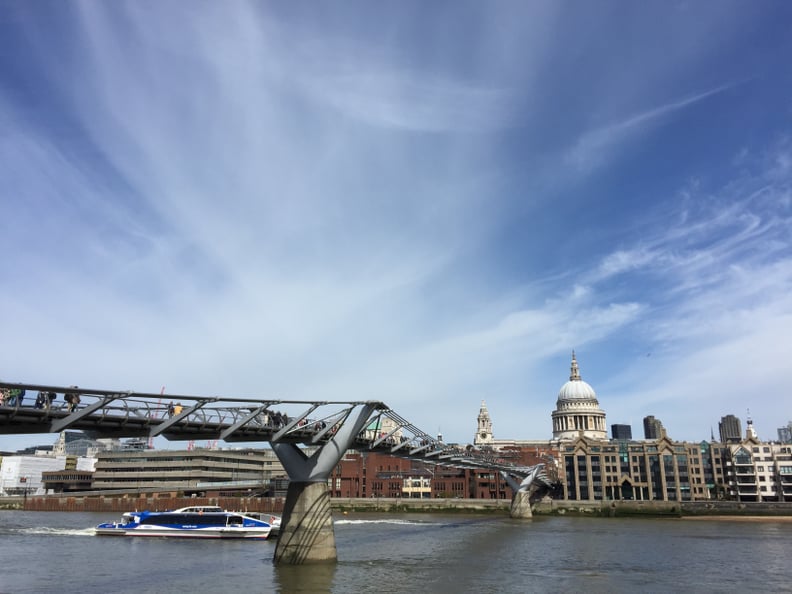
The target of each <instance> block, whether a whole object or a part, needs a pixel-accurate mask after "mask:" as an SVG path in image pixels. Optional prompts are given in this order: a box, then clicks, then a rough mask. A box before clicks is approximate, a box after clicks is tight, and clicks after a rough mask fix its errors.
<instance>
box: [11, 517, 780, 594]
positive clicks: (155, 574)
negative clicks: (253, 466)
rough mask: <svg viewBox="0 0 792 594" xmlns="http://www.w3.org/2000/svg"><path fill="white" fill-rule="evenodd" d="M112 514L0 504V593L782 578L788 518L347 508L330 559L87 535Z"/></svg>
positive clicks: (718, 582) (659, 588) (723, 582)
mask: <svg viewBox="0 0 792 594" xmlns="http://www.w3.org/2000/svg"><path fill="white" fill-rule="evenodd" d="M115 519H117V518H116V517H115V515H114V514H112V513H111V514H107V513H103V514H98V513H77V512H75V513H63V512H23V511H0V593H3V594H6V593H7V594H17V593H47V592H58V593H68V592H80V593H84V594H90V593H101V594H105V593H113V592H119V593H127V592H128V593H135V594H141V593H149V592H150V593H170V592H174V593H176V592H189V593H191V594H197V593H201V592H219V593H223V592H279V593H284V594H286V593H291V592H305V593H315V592H354V593H356V594H358V593H366V592H371V593H388V592H420V593H422V594H428V593H434V592H438V593H440V592H442V593H453V594H457V593H461V592H465V593H467V592H470V593H476V594H479V593H485V592H519V593H523V592H586V593H588V592H682V591H688V592H744V591H752V592H792V522H782V521H767V520H764V521H745V520H741V521H738V520H711V519H707V520H685V519H620V518H565V517H542V518H534V519H533V520H529V521H515V520H510V519H507V518H502V517H491V516H462V515H452V516H449V515H434V514H432V515H424V514H420V515H419V514H399V515H382V514H371V513H365V514H362V513H361V514H349V515H346V516H335V535H336V545H337V549H338V563H334V564H329V565H319V566H317V565H303V566H299V567H283V566H278V567H274V566H273V564H272V557H273V553H274V551H275V544H276V543H275V541H274V540H272V541H204V540H191V539H184V540H182V539H164V538H140V537H137V538H132V537H129V538H126V537H98V536H94V535H93V531H92V528H93V526H95V525H96V524H99V523H100V522H103V521H110V520H115Z"/></svg>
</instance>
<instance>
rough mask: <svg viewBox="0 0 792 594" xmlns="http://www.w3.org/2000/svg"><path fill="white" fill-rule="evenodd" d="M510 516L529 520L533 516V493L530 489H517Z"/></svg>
mask: <svg viewBox="0 0 792 594" xmlns="http://www.w3.org/2000/svg"><path fill="white" fill-rule="evenodd" d="M509 516H510V517H512V518H517V519H525V520H529V519H531V518H532V517H533V512H532V511H531V494H530V493H529V492H528V491H517V492H516V493H515V494H514V497H513V498H512V503H511V509H510V510H509Z"/></svg>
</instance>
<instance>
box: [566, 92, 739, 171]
mask: <svg viewBox="0 0 792 594" xmlns="http://www.w3.org/2000/svg"><path fill="white" fill-rule="evenodd" d="M735 85H736V83H733V84H727V85H720V86H717V87H715V88H713V89H709V90H707V91H703V92H701V93H696V94H694V95H690V96H687V97H683V98H682V99H678V100H676V101H670V102H668V103H665V104H663V105H660V106H658V107H653V108H651V109H648V110H646V111H643V112H640V113H637V114H633V115H630V116H628V117H626V118H624V119H622V120H620V121H617V122H612V123H610V124H607V125H605V126H601V127H598V128H594V129H591V130H588V131H586V132H584V133H583V134H581V135H580V137H579V138H578V139H577V140H576V142H575V145H574V146H573V147H572V148H571V149H569V150H568V151H567V154H566V156H565V161H566V162H567V163H568V164H570V165H571V166H573V167H574V168H576V169H578V170H580V171H584V172H586V171H590V170H592V169H594V168H596V167H598V166H600V165H601V164H602V163H604V162H606V161H608V160H609V158H610V157H611V155H612V153H614V152H616V151H618V150H620V149H622V150H623V148H624V146H625V145H626V143H627V142H628V141H630V140H632V139H633V138H635V137H636V136H637V135H639V134H641V133H642V132H644V131H646V130H647V129H648V128H649V127H650V126H651V125H653V124H655V123H657V122H659V121H662V119H663V118H664V117H665V116H668V115H670V114H672V113H674V112H677V111H680V110H683V109H684V108H686V107H689V106H691V105H694V104H696V103H699V102H701V101H703V100H705V99H708V98H710V97H712V96H714V95H717V94H719V93H723V92H724V91H726V90H728V89H731V88H733V87H734V86H735Z"/></svg>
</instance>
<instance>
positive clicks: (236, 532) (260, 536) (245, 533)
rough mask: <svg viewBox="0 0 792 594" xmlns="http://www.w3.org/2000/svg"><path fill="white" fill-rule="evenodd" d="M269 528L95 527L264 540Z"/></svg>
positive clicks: (109, 531) (104, 532)
mask: <svg viewBox="0 0 792 594" xmlns="http://www.w3.org/2000/svg"><path fill="white" fill-rule="evenodd" d="M270 532H271V530H270V529H269V528H266V529H252V528H194V529H183V528H165V527H153V526H149V527H146V528H123V527H117V528H110V527H108V528H103V527H101V526H100V527H98V528H96V529H95V534H96V535H97V536H154V537H167V538H213V539H253V540H266V539H267V538H269V535H270Z"/></svg>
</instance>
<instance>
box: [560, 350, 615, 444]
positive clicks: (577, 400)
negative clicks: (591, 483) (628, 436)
mask: <svg viewBox="0 0 792 594" xmlns="http://www.w3.org/2000/svg"><path fill="white" fill-rule="evenodd" d="M552 418H553V439H565V440H566V439H577V438H578V437H581V436H582V437H588V438H591V439H606V437H607V429H606V428H605V411H604V410H602V409H601V408H600V407H599V402H597V394H596V392H594V388H592V387H591V386H589V385H588V384H587V383H586V382H584V381H583V379H582V378H581V377H580V371H579V370H578V364H577V359H576V358H575V351H572V369H571V373H570V374H569V381H568V382H567V383H565V384H564V385H563V386H561V390H559V392H558V402H557V403H556V409H555V410H554V411H553V414H552Z"/></svg>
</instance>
